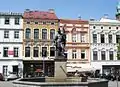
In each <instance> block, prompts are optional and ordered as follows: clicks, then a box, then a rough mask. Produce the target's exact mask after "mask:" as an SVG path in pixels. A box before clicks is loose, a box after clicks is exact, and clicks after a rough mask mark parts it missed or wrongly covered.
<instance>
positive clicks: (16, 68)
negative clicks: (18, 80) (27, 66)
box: [12, 65, 18, 75]
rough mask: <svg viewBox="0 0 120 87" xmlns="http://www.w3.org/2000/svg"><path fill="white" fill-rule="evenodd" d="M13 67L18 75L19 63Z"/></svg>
mask: <svg viewBox="0 0 120 87" xmlns="http://www.w3.org/2000/svg"><path fill="white" fill-rule="evenodd" d="M12 67H13V73H16V74H17V75H18V65H14V66H12Z"/></svg>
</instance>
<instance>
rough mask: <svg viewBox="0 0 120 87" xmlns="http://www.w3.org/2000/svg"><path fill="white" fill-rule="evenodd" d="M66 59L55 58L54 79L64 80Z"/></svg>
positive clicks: (65, 76)
mask: <svg viewBox="0 0 120 87" xmlns="http://www.w3.org/2000/svg"><path fill="white" fill-rule="evenodd" d="M66 61H67V59H65V58H64V57H57V58H55V81H57V82H58V81H60V82H64V81H65V80H66V78H67V75H66V72H67V69H66Z"/></svg>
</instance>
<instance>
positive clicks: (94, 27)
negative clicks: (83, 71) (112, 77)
mask: <svg viewBox="0 0 120 87" xmlns="http://www.w3.org/2000/svg"><path fill="white" fill-rule="evenodd" d="M89 24H90V38H91V40H90V41H91V42H90V43H91V47H90V49H91V51H90V52H91V53H90V54H91V66H92V67H94V68H95V69H100V73H112V70H113V69H115V71H118V70H119V69H120V59H119V58H117V42H118V40H120V21H117V20H112V19H108V18H106V17H104V18H101V19H100V21H95V20H91V21H90V22H89Z"/></svg>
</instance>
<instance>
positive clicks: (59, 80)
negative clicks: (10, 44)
mask: <svg viewBox="0 0 120 87" xmlns="http://www.w3.org/2000/svg"><path fill="white" fill-rule="evenodd" d="M54 43H55V46H56V52H55V53H56V57H55V64H54V68H55V69H54V77H40V78H29V79H28V78H22V79H18V80H16V81H14V82H13V85H14V87H28V86H29V87H33V86H34V87H53V86H54V87H58V86H59V87H60V86H64V87H70V86H71V87H74V86H75V87H108V81H106V80H103V79H87V78H86V77H84V78H83V77H68V76H67V74H66V72H67V69H66V62H67V58H65V54H64V51H65V49H64V48H65V45H66V34H65V30H64V28H63V29H62V30H60V28H59V29H58V34H57V35H56V37H55V40H54Z"/></svg>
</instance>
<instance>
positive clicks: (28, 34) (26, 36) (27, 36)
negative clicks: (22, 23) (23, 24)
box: [25, 28, 31, 39]
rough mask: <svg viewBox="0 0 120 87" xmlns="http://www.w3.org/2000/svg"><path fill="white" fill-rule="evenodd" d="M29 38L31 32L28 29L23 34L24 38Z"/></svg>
mask: <svg viewBox="0 0 120 87" xmlns="http://www.w3.org/2000/svg"><path fill="white" fill-rule="evenodd" d="M30 36H31V30H30V29H29V28H27V29H26V32H25V38H26V39H30Z"/></svg>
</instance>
